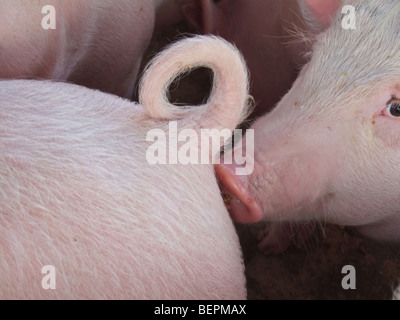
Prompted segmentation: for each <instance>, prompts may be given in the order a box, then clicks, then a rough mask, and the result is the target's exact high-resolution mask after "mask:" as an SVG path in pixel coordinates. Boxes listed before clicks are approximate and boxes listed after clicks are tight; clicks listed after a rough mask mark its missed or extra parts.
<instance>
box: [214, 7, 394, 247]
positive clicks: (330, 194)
mask: <svg viewBox="0 0 400 320" xmlns="http://www.w3.org/2000/svg"><path fill="white" fill-rule="evenodd" d="M336 2H337V3H336V4H335V3H333V5H332V6H331V7H330V9H332V8H335V7H339V8H340V10H338V11H337V14H336V17H335V18H334V19H333V20H332V21H331V22H330V27H329V28H328V29H327V30H326V31H324V32H323V33H322V34H319V35H317V36H316V37H315V43H314V45H313V50H312V54H311V60H310V62H309V63H307V64H306V66H305V67H304V68H303V70H302V71H301V73H300V75H299V77H298V79H297V80H296V82H295V83H294V85H293V87H292V89H291V90H290V91H289V93H288V94H287V95H286V96H285V97H284V98H283V99H282V100H281V102H280V103H279V104H278V106H277V107H276V108H275V109H274V110H273V111H272V112H271V113H270V114H268V115H266V116H264V117H262V118H260V119H259V120H258V121H256V122H255V123H254V124H253V126H252V129H254V130H255V147H254V148H255V155H254V159H251V158H248V159H247V161H248V162H251V163H254V171H253V172H252V173H251V174H250V175H248V176H235V175H234V171H233V169H234V168H235V165H228V164H225V165H221V166H217V168H216V170H217V172H218V173H219V175H220V179H221V185H222V188H223V190H224V191H225V192H226V193H231V194H232V195H233V196H234V197H235V200H232V202H231V204H230V212H231V215H232V217H233V218H234V219H235V220H237V221H239V222H243V223H253V222H257V221H259V220H261V219H262V220H265V221H270V222H275V224H274V223H273V224H272V228H271V229H269V231H268V230H267V232H266V233H265V234H264V236H265V237H264V239H263V240H262V242H261V244H260V246H261V247H262V248H263V249H265V250H267V251H269V252H271V251H272V252H276V251H280V250H284V249H285V248H286V247H287V245H288V244H289V243H290V241H289V238H291V237H293V238H296V237H297V240H299V241H300V242H301V241H302V239H303V238H305V237H307V236H308V235H309V233H310V232H311V230H312V228H313V227H312V226H313V224H309V223H308V222H310V221H321V223H322V224H323V223H324V222H329V223H334V224H338V225H345V226H354V227H357V228H358V229H359V230H360V231H361V232H362V233H364V234H365V235H368V236H371V237H373V238H376V239H381V240H390V241H400V205H399V201H398V187H399V181H400V170H398V167H399V166H400V42H399V34H400V18H399V17H400V4H399V2H398V1H397V0H389V1H378V0H368V1H365V0H364V1H343V3H340V2H339V1H336ZM324 3H326V2H325V1H324ZM305 4H307V5H308V6H309V9H311V10H310V13H313V15H314V19H318V20H319V21H320V22H326V21H330V20H329V17H330V16H332V14H334V13H335V11H336V10H333V11H332V10H330V9H329V7H321V6H320V2H319V1H305ZM345 5H351V6H352V7H350V8H353V12H354V13H355V16H354V17H355V20H354V21H355V26H354V29H353V28H346V27H345V26H346V24H345V22H346V21H347V20H346V19H349V18H351V16H350V13H351V10H350V11H347V10H348V9H346V8H344V6H345ZM342 7H343V8H344V9H346V10H343V11H344V13H342ZM324 9H325V10H324ZM318 20H316V21H315V23H317V22H318ZM346 23H347V22H346ZM285 222H292V223H296V224H299V230H298V233H297V234H296V233H295V234H290V232H289V233H288V232H287V230H288V227H287V224H285ZM302 225H303V226H304V228H302ZM282 230H286V233H284V234H282V233H281V232H280V231H282ZM285 238H286V240H285Z"/></svg>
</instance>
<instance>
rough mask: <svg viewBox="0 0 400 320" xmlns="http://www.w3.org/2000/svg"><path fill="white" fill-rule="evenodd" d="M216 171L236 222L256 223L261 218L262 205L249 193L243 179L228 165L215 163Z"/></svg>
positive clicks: (228, 207) (230, 212)
mask: <svg viewBox="0 0 400 320" xmlns="http://www.w3.org/2000/svg"><path fill="white" fill-rule="evenodd" d="M214 169H215V173H216V176H217V180H218V184H219V187H220V190H221V194H222V198H223V200H224V203H225V206H226V208H227V210H228V211H229V214H230V215H231V218H232V219H233V220H234V221H235V222H239V223H255V222H258V221H260V220H261V216H262V211H261V208H260V206H259V205H258V204H257V202H256V201H255V200H254V198H253V197H252V196H251V195H250V194H249V192H248V188H247V186H246V185H245V183H244V182H243V181H241V180H240V179H239V177H237V176H236V175H235V174H234V173H233V170H232V169H233V168H230V167H229V166H227V165H215V166H214Z"/></svg>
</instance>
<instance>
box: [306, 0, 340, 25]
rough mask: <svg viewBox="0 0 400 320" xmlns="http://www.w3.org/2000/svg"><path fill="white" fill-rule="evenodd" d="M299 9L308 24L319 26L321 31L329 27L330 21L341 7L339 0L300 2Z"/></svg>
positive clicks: (307, 0)
mask: <svg viewBox="0 0 400 320" xmlns="http://www.w3.org/2000/svg"><path fill="white" fill-rule="evenodd" d="M299 4H300V7H301V9H302V11H303V16H304V17H305V19H306V21H307V22H308V23H309V24H314V26H315V24H320V26H319V28H314V29H323V28H326V27H328V26H329V25H330V23H331V19H332V18H333V17H334V16H335V14H336V13H337V11H338V10H339V7H340V5H341V0H301V1H299Z"/></svg>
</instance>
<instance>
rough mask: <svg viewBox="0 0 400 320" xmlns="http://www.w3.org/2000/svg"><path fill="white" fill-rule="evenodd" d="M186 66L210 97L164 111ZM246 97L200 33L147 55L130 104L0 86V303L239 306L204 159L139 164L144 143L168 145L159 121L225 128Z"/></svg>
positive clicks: (233, 264)
mask: <svg viewBox="0 0 400 320" xmlns="http://www.w3.org/2000/svg"><path fill="white" fill-rule="evenodd" d="M197 66H205V67H208V68H210V69H211V70H213V72H214V78H215V82H214V89H213V91H212V95H211V97H210V98H209V100H208V102H207V103H206V104H205V105H203V106H198V107H196V108H190V107H188V106H187V107H176V106H173V105H171V104H170V103H169V102H168V100H167V99H166V91H167V89H168V86H169V84H170V83H171V81H172V80H173V79H174V78H175V77H177V76H179V75H180V74H181V73H184V72H187V71H188V70H190V69H192V68H196V67H197ZM247 94H248V86H247V70H246V67H245V64H244V62H243V59H242V58H241V56H240V54H239V52H238V51H237V50H236V49H235V48H234V47H233V46H232V45H230V44H229V43H227V42H225V41H224V40H222V39H218V38H215V37H202V36H200V37H195V38H190V39H185V40H183V41H181V42H179V43H176V44H174V45H173V46H171V47H169V48H168V49H167V50H165V51H164V52H162V53H161V54H159V55H158V56H157V57H156V58H155V59H154V61H153V62H152V63H151V65H150V67H148V69H147V71H146V72H145V74H144V77H143V78H142V82H141V87H140V102H141V103H140V104H137V103H133V102H130V101H128V100H124V99H122V98H118V97H116V96H113V95H109V94H105V93H102V92H100V91H95V90H91V89H87V88H84V87H80V86H76V85H72V84H65V83H56V82H49V81H35V80H2V81H0V256H1V259H0V299H245V298H246V288H245V277H244V266H243V262H242V255H241V249H240V246H239V241H238V237H237V235H236V232H235V229H234V226H233V223H232V220H231V218H230V216H229V214H228V212H227V210H226V208H225V205H224V202H223V199H222V197H221V194H220V190H219V187H218V184H217V181H216V177H215V173H214V169H213V166H212V163H211V161H210V162H209V163H205V164H194V163H193V164H187V165H183V164H179V163H178V164H175V165H172V164H151V163H150V162H151V161H150V160H151V159H149V148H150V147H151V146H153V145H154V143H155V142H154V141H153V140H152V139H149V138H148V137H149V136H151V135H150V134H149V133H150V132H154V130H157V132H159V131H162V132H165V133H166V136H167V137H168V136H169V133H168V132H169V131H168V130H169V127H170V121H176V123H177V126H178V128H179V130H185V129H187V130H189V129H190V130H195V132H198V133H199V132H200V128H203V129H205V128H209V129H217V131H218V130H219V129H223V128H228V129H230V130H233V129H234V128H235V127H236V126H237V125H238V124H239V123H240V122H241V121H242V119H243V118H244V117H245V115H246V114H247ZM210 137H213V133H212V131H211V135H210ZM193 143H194V142H193ZM179 144H182V142H179V143H178V142H177V145H178V146H179ZM196 146H197V148H198V149H201V147H200V146H201V145H200V144H196ZM198 151H199V152H200V150H198ZM170 156H171V155H170ZM214 156H216V155H215V154H211V155H210V158H214ZM202 163H203V162H202Z"/></svg>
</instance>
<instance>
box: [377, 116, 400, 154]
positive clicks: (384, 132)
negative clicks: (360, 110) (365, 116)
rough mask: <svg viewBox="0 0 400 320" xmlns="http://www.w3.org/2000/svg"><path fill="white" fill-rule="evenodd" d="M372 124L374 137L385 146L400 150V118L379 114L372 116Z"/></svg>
mask: <svg viewBox="0 0 400 320" xmlns="http://www.w3.org/2000/svg"><path fill="white" fill-rule="evenodd" d="M371 126H372V136H373V137H375V138H377V139H379V141H382V143H383V145H384V146H385V147H388V148H390V149H392V150H397V152H399V151H400V119H395V118H390V117H387V116H383V115H378V116H374V117H373V118H372V121H371Z"/></svg>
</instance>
